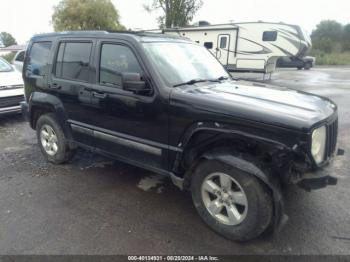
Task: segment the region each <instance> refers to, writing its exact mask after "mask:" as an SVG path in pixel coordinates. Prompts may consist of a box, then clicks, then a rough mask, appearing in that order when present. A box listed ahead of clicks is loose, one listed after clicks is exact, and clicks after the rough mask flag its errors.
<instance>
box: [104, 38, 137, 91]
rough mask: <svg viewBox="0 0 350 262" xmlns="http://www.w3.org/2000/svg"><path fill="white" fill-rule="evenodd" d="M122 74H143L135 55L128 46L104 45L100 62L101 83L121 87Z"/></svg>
mask: <svg viewBox="0 0 350 262" xmlns="http://www.w3.org/2000/svg"><path fill="white" fill-rule="evenodd" d="M122 73H139V74H142V70H141V67H140V65H139V63H138V61H137V59H136V57H135V55H134V53H133V52H132V51H131V50H130V49H129V48H128V47H126V46H123V45H116V44H103V45H102V49H101V60H100V83H101V84H112V85H117V86H119V85H120V83H121V81H122V79H121V74H122Z"/></svg>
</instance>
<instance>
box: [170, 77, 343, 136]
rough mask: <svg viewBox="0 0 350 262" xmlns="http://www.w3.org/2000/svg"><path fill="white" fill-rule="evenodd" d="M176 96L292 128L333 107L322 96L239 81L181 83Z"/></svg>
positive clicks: (316, 119) (307, 124) (324, 115)
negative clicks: (184, 84) (186, 84)
mask: <svg viewBox="0 0 350 262" xmlns="http://www.w3.org/2000/svg"><path fill="white" fill-rule="evenodd" d="M177 96H181V98H179V99H184V100H187V101H188V102H189V103H191V104H192V106H194V107H197V108H200V109H201V110H205V111H211V112H215V113H220V114H226V115H231V116H233V117H237V118H244V119H247V120H254V121H258V122H263V123H266V124H273V125H278V126H282V127H287V128H293V129H303V128H310V127H311V126H312V125H314V124H316V123H317V122H319V121H321V120H324V119H326V118H328V117H329V116H330V115H332V114H333V113H334V112H335V111H336V108H337V107H336V105H335V104H334V103H333V102H332V101H331V100H329V99H327V98H324V97H320V96H316V95H312V94H308V93H305V92H300V91H296V90H292V89H288V88H284V87H275V86H270V85H265V84H260V83H250V82H243V81H225V82H222V83H209V84H208V83H204V84H197V85H195V86H187V87H184V86H183V87H179V88H176V89H175V90H174V91H173V93H172V95H171V97H172V99H175V100H177ZM173 101H174V100H173Z"/></svg>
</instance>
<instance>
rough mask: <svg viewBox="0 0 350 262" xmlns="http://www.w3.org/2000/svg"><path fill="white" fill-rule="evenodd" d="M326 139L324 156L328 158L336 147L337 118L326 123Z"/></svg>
mask: <svg viewBox="0 0 350 262" xmlns="http://www.w3.org/2000/svg"><path fill="white" fill-rule="evenodd" d="M326 128H327V139H326V152H325V158H326V159H328V158H330V157H332V156H333V155H334V153H335V149H336V147H337V138H338V119H336V120H335V121H334V122H332V123H330V124H327V126H326Z"/></svg>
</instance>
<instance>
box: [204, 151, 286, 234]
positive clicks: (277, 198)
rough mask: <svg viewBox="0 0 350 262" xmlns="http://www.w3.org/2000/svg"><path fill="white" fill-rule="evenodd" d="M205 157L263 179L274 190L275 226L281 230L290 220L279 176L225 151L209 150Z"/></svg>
mask: <svg viewBox="0 0 350 262" xmlns="http://www.w3.org/2000/svg"><path fill="white" fill-rule="evenodd" d="M203 158H204V159H207V160H217V161H220V162H222V163H225V164H227V165H230V166H234V167H235V168H237V169H240V170H242V171H244V172H245V173H248V174H251V175H253V176H255V177H257V178H258V179H259V180H260V181H262V182H263V183H264V184H265V185H266V186H267V187H268V188H269V189H270V190H271V192H272V196H273V201H274V221H273V228H274V229H275V230H276V229H277V230H280V229H281V228H282V227H283V226H284V224H285V223H286V222H287V220H288V216H287V215H286V214H285V213H284V202H283V196H282V191H281V187H280V183H279V181H278V179H277V178H275V177H273V175H272V174H271V173H269V172H263V171H262V170H261V169H260V168H259V167H258V166H257V165H256V164H254V163H252V162H249V161H247V160H244V159H242V158H239V157H236V156H233V155H230V154H229V153H225V152H216V151H212V152H207V153H205V154H204V155H203Z"/></svg>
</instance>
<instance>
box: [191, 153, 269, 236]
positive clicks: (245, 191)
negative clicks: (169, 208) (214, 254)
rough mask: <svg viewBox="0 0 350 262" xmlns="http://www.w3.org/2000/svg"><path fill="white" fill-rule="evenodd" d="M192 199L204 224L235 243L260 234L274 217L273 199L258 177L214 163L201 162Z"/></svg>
mask: <svg viewBox="0 0 350 262" xmlns="http://www.w3.org/2000/svg"><path fill="white" fill-rule="evenodd" d="M191 190H192V200H193V203H194V205H195V207H196V209H197V211H198V213H199V215H200V216H201V218H202V219H203V220H204V222H205V223H206V224H207V225H209V227H211V228H212V229H213V230H214V231H216V232H217V233H219V234H221V235H223V236H224V237H226V238H228V239H231V240H235V241H247V240H251V239H254V238H256V237H258V236H259V235H261V234H262V233H263V232H264V231H265V230H266V229H267V227H268V226H269V225H270V223H271V221H272V217H273V202H272V197H271V194H270V192H269V191H268V189H267V188H266V186H265V185H264V184H263V183H262V182H261V181H259V180H258V179H257V178H256V177H255V176H253V175H250V174H248V173H245V172H243V171H242V170H239V169H237V168H235V167H233V166H230V165H227V164H224V163H222V162H219V161H215V160H205V161H203V162H201V163H200V164H199V165H198V166H197V168H196V170H195V172H194V174H193V176H192V181H191Z"/></svg>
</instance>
